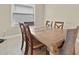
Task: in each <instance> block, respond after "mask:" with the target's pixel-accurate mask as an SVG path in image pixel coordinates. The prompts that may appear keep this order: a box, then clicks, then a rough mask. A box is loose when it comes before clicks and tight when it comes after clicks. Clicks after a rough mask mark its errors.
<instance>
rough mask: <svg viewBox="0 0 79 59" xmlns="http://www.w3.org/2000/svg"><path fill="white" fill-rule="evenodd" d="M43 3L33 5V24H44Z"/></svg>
mask: <svg viewBox="0 0 79 59" xmlns="http://www.w3.org/2000/svg"><path fill="white" fill-rule="evenodd" d="M44 9H45V8H44V5H42V4H37V5H36V6H35V26H43V25H44V12H45V11H44Z"/></svg>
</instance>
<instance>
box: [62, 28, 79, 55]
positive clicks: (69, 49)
mask: <svg viewBox="0 0 79 59" xmlns="http://www.w3.org/2000/svg"><path fill="white" fill-rule="evenodd" d="M77 33H78V29H77V28H76V29H68V30H67V34H66V40H65V43H64V45H63V48H62V54H65V55H73V54H74V53H75V43H76V37H77Z"/></svg>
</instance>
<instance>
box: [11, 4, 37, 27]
mask: <svg viewBox="0 0 79 59" xmlns="http://www.w3.org/2000/svg"><path fill="white" fill-rule="evenodd" d="M14 5H15V4H12V5H11V26H12V27H17V26H18V25H19V24H15V21H14V19H13V12H14ZM19 5H24V4H19ZM26 5H28V4H26ZM33 5H34V6H33V23H34V25H35V4H33ZM28 23H29V22H28ZM34 25H30V26H34Z"/></svg>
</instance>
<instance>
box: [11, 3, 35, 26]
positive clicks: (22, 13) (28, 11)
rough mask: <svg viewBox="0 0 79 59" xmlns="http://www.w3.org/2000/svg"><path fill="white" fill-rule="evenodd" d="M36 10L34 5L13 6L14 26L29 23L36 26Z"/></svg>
mask: <svg viewBox="0 0 79 59" xmlns="http://www.w3.org/2000/svg"><path fill="white" fill-rule="evenodd" d="M34 9H35V6H34V5H28V4H26V5H25V4H14V5H12V26H15V25H18V23H19V22H27V24H29V25H34Z"/></svg>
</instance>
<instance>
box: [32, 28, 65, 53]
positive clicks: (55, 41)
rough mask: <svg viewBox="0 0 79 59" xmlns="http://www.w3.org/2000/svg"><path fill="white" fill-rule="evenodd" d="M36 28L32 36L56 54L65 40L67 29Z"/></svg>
mask: <svg viewBox="0 0 79 59" xmlns="http://www.w3.org/2000/svg"><path fill="white" fill-rule="evenodd" d="M40 29H41V28H34V29H33V30H32V31H31V33H32V35H33V36H34V37H35V38H36V39H37V40H38V41H40V42H41V43H43V44H44V45H45V46H47V48H48V51H50V52H51V53H52V54H56V52H57V49H58V46H60V45H61V43H62V42H63V41H64V40H65V34H66V29H41V30H40Z"/></svg>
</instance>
